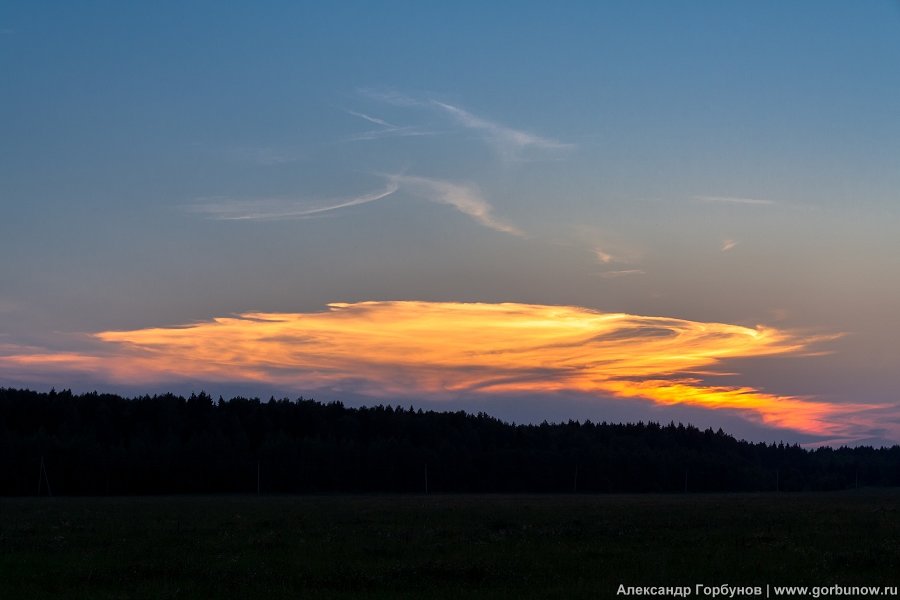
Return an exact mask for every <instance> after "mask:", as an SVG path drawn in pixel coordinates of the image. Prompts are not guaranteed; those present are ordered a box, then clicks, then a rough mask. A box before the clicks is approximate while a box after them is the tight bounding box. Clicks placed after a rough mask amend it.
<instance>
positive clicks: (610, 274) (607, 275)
mask: <svg viewBox="0 0 900 600" xmlns="http://www.w3.org/2000/svg"><path fill="white" fill-rule="evenodd" d="M598 275H599V276H600V277H603V278H604V279H615V278H618V277H627V276H629V275H646V273H645V272H644V271H643V270H641V269H621V270H618V271H602V272H600V273H598Z"/></svg>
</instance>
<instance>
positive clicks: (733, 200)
mask: <svg viewBox="0 0 900 600" xmlns="http://www.w3.org/2000/svg"><path fill="white" fill-rule="evenodd" d="M694 200H696V201H698V202H707V203H711V204H745V205H750V206H774V205H776V204H777V202H775V201H774V200H764V199H761V198H740V197H737V196H694Z"/></svg>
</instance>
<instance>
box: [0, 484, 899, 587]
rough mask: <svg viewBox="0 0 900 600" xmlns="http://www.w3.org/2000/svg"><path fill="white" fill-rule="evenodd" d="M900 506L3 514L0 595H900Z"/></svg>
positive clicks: (191, 507)
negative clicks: (750, 588) (733, 588)
mask: <svg viewBox="0 0 900 600" xmlns="http://www.w3.org/2000/svg"><path fill="white" fill-rule="evenodd" d="M898 574H900V492H898V491H858V492H852V493H837V494H808V495H800V494H797V495H793V494H780V495H774V494H771V495H770V494H766V495H751V494H735V495H646V496H418V497H416V496H312V497H293V496H291V497H286V496H276V497H266V496H263V497H254V496H235V497H227V496H226V497H152V498H146V497H145V498H16V499H10V498H6V499H0V598H4V599H6V598H9V599H17V598H203V597H228V598H241V599H244V598H267V599H268V598H292V599H297V598H359V597H365V598H379V597H382V598H397V597H410V598H461V597H462V598H608V597H615V595H616V589H617V588H618V586H619V584H625V585H661V584H677V585H690V586H691V587H693V586H694V584H696V583H706V584H722V583H730V584H734V585H739V584H741V585H745V584H766V583H771V584H778V585H782V584H783V585H829V584H835V583H837V584H843V585H847V584H851V585H852V584H856V585H897V584H898V580H900V575H898Z"/></svg>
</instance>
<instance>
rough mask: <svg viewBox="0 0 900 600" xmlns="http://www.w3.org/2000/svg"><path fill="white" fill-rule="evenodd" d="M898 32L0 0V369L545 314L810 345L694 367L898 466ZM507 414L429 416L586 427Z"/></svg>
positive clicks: (684, 14) (750, 15)
mask: <svg viewBox="0 0 900 600" xmlns="http://www.w3.org/2000/svg"><path fill="white" fill-rule="evenodd" d="M485 4H487V5H485ZM898 34H900V5H898V4H897V3H896V2H868V3H862V4H859V3H846V2H795V3H790V4H785V3H780V2H743V3H741V2H683V3H671V2H615V3H613V2H585V3H574V2H573V3H568V4H565V5H561V6H551V5H550V4H546V3H526V2H522V3H517V5H516V6H515V7H514V8H513V7H510V6H505V5H502V4H501V3H452V4H448V5H440V6H438V5H429V4H426V3H412V2H410V3H399V2H398V3H388V2H378V3H368V2H367V3H362V2H361V3H341V4H340V5H339V6H334V5H330V4H329V3H246V4H237V3H231V4H229V5H228V6H222V5H219V4H213V3H187V4H183V3H162V4H154V5H139V4H128V3H114V2H105V3H104V2H83V3H78V4H77V5H75V4H70V3H58V2H46V3H36V2H8V3H5V4H4V5H3V7H2V8H0V70H2V71H0V72H3V73H4V77H3V78H2V81H0V97H2V98H3V101H2V105H3V111H2V118H0V204H2V213H3V218H2V219H0V252H2V255H3V257H4V258H3V261H2V262H0V281H2V282H3V284H2V287H0V336H2V337H0V355H3V356H6V357H15V356H24V355H26V354H28V355H36V354H40V355H42V356H52V355H54V354H59V353H90V352H93V351H94V349H95V347H96V346H97V345H98V343H99V342H98V341H97V339H96V338H95V337H92V336H93V335H94V334H97V333H99V332H104V331H122V330H139V329H144V328H152V327H172V326H179V325H184V324H189V323H199V322H205V321H208V320H210V319H214V318H216V317H223V316H228V315H234V314H243V313H247V312H260V313H288V312H289V313H314V312H316V311H322V310H326V308H325V307H326V305H328V304H329V303H333V302H350V303H354V302H365V301H392V300H418V301H427V302H432V303H448V302H454V303H473V302H480V303H499V302H513V303H523V304H529V305H542V306H543V305H546V306H556V305H567V306H578V307H584V308H587V309H591V310H595V311H601V312H616V313H627V314H631V315H647V316H659V317H674V318H678V319H685V320H690V321H692V322H697V323H703V322H717V323H727V324H735V325H739V326H744V327H751V328H752V327H756V326H757V325H764V326H769V327H776V328H779V329H782V330H785V331H790V332H792V333H793V334H796V335H798V336H803V339H810V337H811V336H812V337H815V336H819V337H823V336H824V337H828V336H830V338H829V341H827V342H821V343H817V344H816V345H814V347H813V346H810V347H806V346H804V351H803V352H802V353H797V355H796V356H795V355H793V354H792V355H791V356H781V355H779V356H773V357H769V358H765V357H761V356H756V355H754V356H747V357H743V358H741V357H731V358H729V359H728V361H723V364H722V365H721V366H722V370H723V371H727V372H732V373H734V374H733V375H731V376H729V377H731V378H732V379H731V380H730V381H731V382H732V385H735V386H752V387H753V389H755V390H759V391H764V392H766V393H770V394H775V395H779V394H780V395H789V396H791V397H804V398H807V399H808V400H809V401H827V402H830V403H833V404H834V405H850V404H853V403H859V404H865V405H866V406H869V408H867V409H865V410H863V409H860V411H859V414H860V415H861V414H863V413H865V414H871V413H872V410H874V409H872V408H871V406H870V405H873V404H875V405H878V407H879V408H878V409H877V410H875V412H876V413H877V414H878V415H880V416H879V417H878V419H871V418H869V419H868V420H867V421H866V422H869V423H870V425H869V426H862V425H860V426H859V427H857V429H856V430H855V431H854V432H853V433H852V434H851V433H847V439H850V438H851V437H854V436H855V439H860V440H876V441H878V440H886V441H900V438H898V434H897V431H898V430H900V409H897V405H898V397H897V392H896V390H897V389H900V386H898V384H900V381H898V378H897V375H896V373H895V365H896V364H900V352H898V350H897V348H896V344H895V340H896V338H897V333H898V331H897V328H898V320H897V316H896V307H897V306H900V284H898V283H897V281H898V279H897V278H896V276H895V274H896V273H898V272H900V264H898V263H900V242H898V241H897V240H898V236H897V232H898V225H900V215H898V209H897V206H898V200H900V199H898V196H897V194H898V192H897V190H898V189H900V169H898V164H900V160H898V159H900V108H898V104H897V101H896V99H897V98H898V97H900V69H898V68H897V66H898V61H900V35H898ZM101 345H102V344H101ZM800 354H802V356H801V355H800ZM811 354H815V355H816V356H810V355H811ZM7 363H8V364H6V365H5V366H2V365H0V378H2V379H0V384H5V385H31V386H33V387H42V386H49V385H57V386H60V385H62V386H64V387H73V386H74V387H78V386H83V387H89V388H91V389H93V388H94V387H97V388H100V389H111V388H115V389H120V388H123V387H127V386H125V384H124V383H123V382H122V381H120V380H117V379H115V378H114V377H111V376H109V374H104V373H101V372H90V373H88V374H84V373H80V374H79V375H78V377H77V378H76V376H75V375H74V374H73V372H71V371H70V370H67V368H63V367H62V366H61V367H60V368H59V369H58V370H51V369H47V368H44V369H42V370H38V371H34V372H32V371H31V370H27V369H23V367H22V366H21V364H22V363H21V362H15V361H11V362H10V361H7ZM55 364H56V363H55ZM76 380H77V382H78V383H73V384H71V385H67V382H68V381H76ZM248 385H249V386H250V387H252V386H253V385H257V386H259V387H261V388H262V387H265V386H263V385H262V383H260V382H259V381H254V382H252V383H250V384H248V383H247V382H241V381H233V382H223V381H222V380H221V379H218V380H216V381H212V382H209V381H203V378H202V377H199V376H197V377H195V378H193V379H190V380H189V381H185V380H184V379H183V378H179V377H175V376H174V375H173V376H172V377H171V378H166V377H165V376H164V375H160V377H159V378H158V379H157V380H154V381H153V382H152V383H144V384H142V385H141V386H137V387H140V389H141V390H142V391H143V390H145V389H147V388H151V387H152V388H153V389H147V391H156V390H160V391H161V390H163V389H167V388H179V389H181V388H187V389H188V391H189V388H191V387H196V386H203V387H205V388H207V389H210V388H213V389H214V391H221V393H225V394H226V395H227V394H228V393H230V391H231V390H237V389H242V390H244V389H246V386H248ZM279 385H282V384H275V383H272V386H271V387H274V388H278V389H281V388H279ZM242 386H244V387H242ZM310 386H312V387H314V388H316V382H315V381H312V380H310ZM282 387H283V385H282ZM287 387H289V388H290V389H285V390H284V391H285V392H286V393H293V392H295V391H297V392H305V391H307V390H305V389H302V387H303V386H302V385H301V384H300V383H297V384H294V386H293V387H292V386H287ZM338 387H339V389H330V388H323V389H320V390H318V393H319V394H320V395H325V396H327V395H329V394H331V395H335V396H338V395H340V393H344V394H346V395H348V396H349V395H351V394H352V393H357V392H358V390H356V391H354V390H351V389H350V388H349V387H348V386H346V385H344V386H338ZM295 388H297V389H295ZM316 389H318V388H316ZM417 394H418V395H417ZM410 395H411V396H414V397H416V398H423V400H422V401H423V402H428V398H427V396H428V395H427V394H425V393H424V391H423V390H422V389H419V388H417V387H415V386H413V387H412V388H411V390H410ZM375 396H376V397H377V394H375ZM520 396H522V398H524V397H525V396H527V399H520V400H516V401H512V400H510V399H509V398H508V397H506V396H504V397H503V398H502V399H501V398H499V396H489V397H482V395H481V394H479V393H477V391H471V393H469V394H461V395H459V396H457V397H456V400H455V402H456V404H457V405H460V406H462V405H465V406H486V407H492V406H493V407H496V408H497V410H498V411H500V412H501V413H502V414H501V416H504V417H507V418H513V419H517V420H528V419H532V418H538V417H539V418H556V419H566V418H568V417H569V416H571V415H574V416H577V417H579V418H585V416H587V415H593V414H595V413H596V416H595V417H593V418H598V417H599V418H602V417H603V416H604V411H607V412H609V411H612V410H613V409H612V408H611V407H612V404H610V403H611V402H613V400H611V399H610V396H608V394H607V395H603V394H599V393H598V394H596V396H597V397H596V398H595V400H594V401H593V403H592V402H591V401H589V400H584V399H583V397H582V395H581V392H578V393H576V392H575V391H572V393H571V394H570V395H569V396H567V398H568V399H567V400H566V401H565V402H563V401H561V400H559V399H558V398H555V399H553V400H546V401H542V400H541V398H542V396H541V395H540V394H539V393H537V391H535V393H534V394H527V393H524V392H522V393H519V395H518V396H516V397H517V398H519V397H520ZM588 396H589V397H591V395H590V394H588ZM600 396H602V398H600ZM445 402H446V401H445ZM622 402H624V403H625V404H624V406H626V408H627V410H625V414H626V416H627V417H628V418H634V419H637V418H644V419H646V418H648V415H653V418H660V419H661V420H668V416H669V415H674V414H676V412H677V411H678V410H683V409H682V408H678V409H676V408H673V407H668V408H666V407H661V406H660V404H659V403H658V402H656V403H654V402H650V401H637V400H634V401H632V400H628V401H623V400H622V398H621V397H616V398H615V403H617V404H616V406H619V404H621V403H622ZM573 403H574V404H573ZM517 407H518V408H517ZM895 409H896V411H895ZM616 410H618V409H616ZM666 410H669V411H670V412H668V413H667V412H666ZM690 410H695V411H698V412H696V414H695V413H691V415H693V416H692V417H691V418H693V419H695V420H700V421H703V422H709V423H712V424H715V423H717V422H725V421H724V419H725V417H724V416H723V415H724V414H725V411H717V410H700V409H697V408H696V407H695V408H691V409H690ZM660 411H662V416H661V417H659V416H658V415H659V414H660ZM672 411H675V412H672ZM866 411H868V412H866ZM892 411H895V412H892ZM575 413H577V414H575ZM854 414H856V413H854ZM729 415H731V413H729ZM884 415H888V416H884ZM835 418H837V417H835ZM728 419H729V421H728V422H731V421H733V420H734V419H733V415H731V416H729V417H728ZM860 419H862V417H860ZM862 420H863V421H865V420H866V419H862ZM738 421H740V419H738ZM744 421H746V427H747V429H746V431H751V430H753V431H754V432H756V431H757V430H756V429H753V428H754V427H762V426H765V425H766V423H762V424H761V423H760V422H759V418H757V417H755V416H753V415H750V416H749V417H748V418H747V419H744ZM875 421H878V422H880V423H882V425H872V423H874V422H875ZM885 423H886V424H885ZM769 425H771V423H769ZM776 434H777V435H778V436H781V437H784V436H787V437H791V436H794V439H800V440H803V441H806V440H807V439H808V435H809V432H799V433H798V432H791V431H789V430H784V431H781V430H778V431H776V432H775V433H771V434H770V433H765V434H758V432H757V433H753V435H763V437H765V436H769V435H776ZM748 435H750V434H748ZM804 436H806V437H804Z"/></svg>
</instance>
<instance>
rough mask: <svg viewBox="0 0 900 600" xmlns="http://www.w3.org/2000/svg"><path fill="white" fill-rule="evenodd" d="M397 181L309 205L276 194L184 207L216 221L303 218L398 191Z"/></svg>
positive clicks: (223, 199)
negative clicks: (326, 201)
mask: <svg viewBox="0 0 900 600" xmlns="http://www.w3.org/2000/svg"><path fill="white" fill-rule="evenodd" d="M397 189H398V188H397V184H396V183H394V182H388V185H387V187H386V188H385V189H384V190H381V191H378V192H372V193H369V194H363V195H361V196H356V197H353V198H349V199H345V200H340V201H336V202H333V203H330V204H326V205H323V206H312V207H311V206H310V205H309V202H306V201H298V200H284V199H278V198H258V199H254V200H237V199H230V198H219V199H212V200H208V201H204V202H198V203H195V204H192V205H189V206H187V207H185V208H186V209H187V210H188V211H190V212H193V213H197V214H201V215H204V216H206V217H208V218H210V219H215V220H219V221H274V220H279V219H304V218H309V217H315V216H319V215H321V214H323V213H328V212H331V211H335V210H340V209H342V208H349V207H351V206H359V205H361V204H368V203H370V202H375V201H376V200H381V199H382V198H386V197H388V196H390V195H391V194H393V193H394V192H396V191H397Z"/></svg>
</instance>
